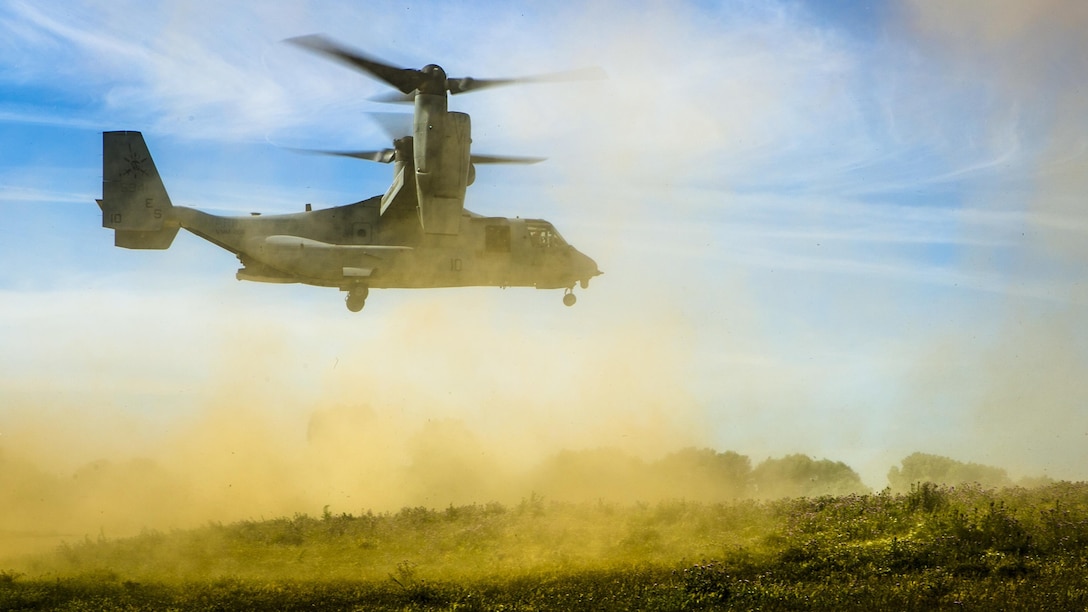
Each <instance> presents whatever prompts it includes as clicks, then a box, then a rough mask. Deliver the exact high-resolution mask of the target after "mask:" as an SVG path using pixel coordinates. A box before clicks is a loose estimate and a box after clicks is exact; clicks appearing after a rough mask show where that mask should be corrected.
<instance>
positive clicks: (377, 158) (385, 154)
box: [291, 148, 397, 164]
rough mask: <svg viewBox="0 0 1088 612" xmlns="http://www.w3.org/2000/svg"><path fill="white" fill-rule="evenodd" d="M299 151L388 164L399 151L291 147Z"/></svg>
mask: <svg viewBox="0 0 1088 612" xmlns="http://www.w3.org/2000/svg"><path fill="white" fill-rule="evenodd" d="M291 150H292V151H297V152H299V153H311V154H314V155H335V156H337V157H352V158H355V159H365V160H367V161H373V162H378V163H382V164H388V163H389V162H391V161H393V158H394V157H395V156H396V154H397V152H396V151H395V150H394V149H379V150H377V151H325V150H322V149H294V148H293V149H291Z"/></svg>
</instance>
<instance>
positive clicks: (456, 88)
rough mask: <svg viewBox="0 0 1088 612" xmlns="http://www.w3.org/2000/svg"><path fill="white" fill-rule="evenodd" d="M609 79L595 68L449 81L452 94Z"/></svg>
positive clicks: (452, 79) (598, 68) (600, 70)
mask: <svg viewBox="0 0 1088 612" xmlns="http://www.w3.org/2000/svg"><path fill="white" fill-rule="evenodd" d="M606 78H608V75H607V74H605V71H604V70H603V69H601V68H600V67H597V66H594V67H592V68H580V69H577V70H567V71H564V72H551V73H548V74H538V75H535V76H527V77H515V78H509V79H474V78H472V77H464V78H460V79H454V78H451V79H448V80H447V82H448V83H449V90H450V93H451V94H459V93H465V92H468V91H476V90H478V89H488V88H491V87H500V86H503V85H520V84H525V83H565V82H571V81H601V80H604V79H606Z"/></svg>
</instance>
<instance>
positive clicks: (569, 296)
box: [563, 287, 578, 306]
mask: <svg viewBox="0 0 1088 612" xmlns="http://www.w3.org/2000/svg"><path fill="white" fill-rule="evenodd" d="M577 301H578V297H577V296H575V295H574V287H568V288H567V290H566V291H565V292H564V293H563V305H564V306H574V303H575V302H577Z"/></svg>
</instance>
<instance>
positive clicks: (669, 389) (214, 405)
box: [0, 292, 707, 550]
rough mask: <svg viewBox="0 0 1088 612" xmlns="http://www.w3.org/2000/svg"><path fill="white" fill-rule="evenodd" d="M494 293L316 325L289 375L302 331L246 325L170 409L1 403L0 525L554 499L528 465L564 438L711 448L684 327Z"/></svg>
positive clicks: (130, 525) (25, 544) (37, 537)
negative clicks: (351, 336) (540, 319)
mask: <svg viewBox="0 0 1088 612" xmlns="http://www.w3.org/2000/svg"><path fill="white" fill-rule="evenodd" d="M504 297H507V296H503V295H498V296H494V297H493V298H492V299H490V300H489V299H487V298H486V297H485V298H484V299H483V300H481V299H480V298H479V297H478V296H474V295H472V294H469V293H464V294H457V293H456V292H455V293H454V294H448V295H446V296H445V298H446V299H447V300H448V301H441V302H439V301H436V300H427V299H424V300H421V301H408V302H406V303H405V305H403V307H401V308H400V309H398V310H397V312H396V313H394V314H392V315H391V316H388V317H384V318H383V322H382V327H381V328H380V329H378V330H376V331H374V332H373V333H372V334H370V337H369V338H368V339H367V341H366V342H359V343H356V342H354V341H346V342H343V341H338V340H337V338H336V335H335V334H336V331H335V328H336V327H338V326H342V325H344V324H345V323H344V322H343V321H341V322H340V323H337V324H336V325H335V326H329V325H323V326H320V327H319V329H318V330H317V333H318V334H319V338H317V339H316V340H312V341H308V342H322V343H324V344H325V345H334V346H335V348H333V349H331V351H332V352H328V353H323V352H324V349H319V350H315V352H313V353H310V355H311V356H316V355H318V354H323V357H322V358H323V363H322V366H323V367H321V368H311V369H310V370H302V371H301V373H300V370H298V369H296V363H297V362H296V359H294V358H293V357H292V355H291V353H292V352H295V351H298V350H300V348H301V346H300V345H301V344H305V343H304V342H301V343H288V342H286V341H285V340H284V339H283V338H282V337H279V336H278V335H277V334H274V333H269V332H268V329H267V328H265V327H263V322H262V321H253V320H251V321H250V322H248V323H241V327H240V328H239V329H235V330H234V331H233V332H232V333H230V334H228V335H227V336H226V338H218V340H217V341H218V342H219V343H220V346H219V347H218V350H217V351H213V352H210V353H208V355H211V356H210V357H208V363H207V364H206V365H207V367H209V368H210V369H211V370H213V371H214V375H213V379H212V380H211V381H210V382H209V383H208V387H209V388H210V391H209V392H208V394H207V399H203V398H202V397H201V394H193V395H192V396H191V397H190V398H189V400H188V401H190V402H201V403H202V405H199V406H190V407H189V409H188V410H184V409H183V410H179V411H178V412H179V414H176V415H173V416H168V415H163V414H161V413H158V412H159V411H158V403H159V402H158V401H156V400H155V399H154V398H151V399H148V400H146V401H147V404H146V405H143V406H138V407H136V408H135V409H133V408H122V407H118V406H110V405H109V401H108V399H107V400H104V401H103V396H102V394H99V393H96V392H94V390H93V389H91V390H89V391H88V393H87V395H86V399H87V401H86V403H80V404H78V405H63V404H62V405H57V406H54V407H52V408H49V407H48V406H47V405H46V404H47V403H48V402H44V401H43V402H40V403H39V404H38V406H33V405H27V406H22V407H9V410H8V411H7V417H6V418H5V422H4V430H3V437H2V438H0V462H2V463H3V468H2V469H0V478H2V479H3V481H4V485H5V486H4V487H3V488H2V489H0V491H2V493H0V496H2V499H0V503H3V505H4V507H5V508H7V509H8V511H7V512H5V514H4V516H3V517H2V518H0V531H3V532H4V533H5V534H6V535H7V536H8V537H7V538H5V540H6V541H10V547H14V548H15V549H16V550H18V549H24V548H25V549H29V548H33V547H34V546H36V545H37V544H36V543H55V542H56V541H57V540H58V539H68V540H71V539H73V538H75V539H80V538H82V537H84V536H85V535H86V536H90V537H97V536H98V535H106V536H111V537H112V536H120V535H127V534H132V533H136V532H138V531H139V530H140V529H144V528H158V529H165V528H171V527H188V526H194V525H199V524H202V523H203V522H205V521H231V520H242V519H260V518H262V517H263V518H273V517H279V516H290V515H292V514H294V513H299V512H303V513H310V514H316V513H320V512H321V511H322V509H323V508H324V507H326V506H328V507H329V508H330V509H331V511H333V512H351V513H358V512H362V511H364V510H367V509H370V510H374V511H395V510H398V509H400V508H401V507H405V506H416V505H422V506H427V507H444V506H446V505H449V504H469V503H477V502H479V503H483V502H488V501H499V502H503V503H517V502H518V501H519V500H520V499H523V498H527V497H530V496H532V495H534V494H535V495H542V496H545V497H549V498H553V499H560V498H562V497H564V496H565V493H564V488H563V486H562V483H561V482H560V481H557V480H556V479H554V478H552V479H551V480H549V477H547V476H546V475H540V474H539V469H540V466H541V465H542V464H543V463H545V462H546V461H547V460H548V459H549V458H550V457H553V456H554V455H556V454H557V453H559V452H561V451H562V450H564V449H595V448H608V449H611V451H612V452H617V453H623V454H624V456H627V457H631V458H633V460H641V459H655V458H658V457H660V456H662V455H663V454H665V453H667V452H670V451H673V450H676V449H678V448H682V447H684V446H689V445H696V444H698V445H703V444H706V443H707V440H706V439H705V436H703V435H702V434H701V433H700V430H701V429H703V428H702V427H700V419H701V416H700V413H699V410H698V409H697V407H696V405H695V402H693V401H692V400H691V398H690V397H688V396H687V394H686V392H685V390H684V388H685V387H684V385H685V383H684V370H685V369H686V363H687V361H686V353H687V350H686V349H685V347H684V345H683V340H682V339H683V338H684V337H685V335H686V332H684V330H679V329H673V330H666V329H662V328H661V327H660V326H656V327H655V328H654V329H642V330H640V329H638V328H637V327H636V326H634V325H633V324H632V323H631V321H622V320H617V321H616V322H615V323H614V324H613V325H611V326H605V327H603V328H600V329H598V330H596V331H595V332H594V333H593V334H592V335H585V336H583V335H581V334H580V333H577V334H576V333H570V332H567V333H564V332H562V331H560V332H556V331H554V330H550V331H549V330H532V329H521V330H519V329H517V328H518V326H519V325H520V323H519V319H518V318H516V317H510V318H507V319H506V320H504V319H503V316H502V314H501V311H498V310H495V308H497V307H498V305H499V304H500V303H501V302H500V301H501V300H502V299H503V298H504ZM538 297H539V296H538ZM451 305H453V306H454V308H450V306H451ZM560 307H561V305H560ZM220 314H223V313H220ZM236 314H237V313H236ZM344 316H347V315H344ZM242 318H244V315H242ZM254 318H255V319H259V317H254ZM238 320H240V319H238ZM351 324H352V325H362V326H366V322H360V321H357V320H352V321H351ZM212 336H218V333H213V334H210V335H209V337H212ZM270 338H272V339H270ZM277 338H278V339H277ZM649 346H652V347H653V350H645V348H646V347H649ZM192 357H194V358H200V355H199V353H198V354H196V355H193V356H192ZM162 376H163V377H164V378H168V377H169V374H168V373H166V372H164V373H163V374H162ZM106 397H109V396H108V394H106ZM99 402H101V403H99ZM58 418H59V419H63V423H58ZM162 419H166V421H167V422H165V423H163V422H160V421H161V420H162ZM85 435H86V436H90V437H102V438H105V440H107V441H108V442H107V443H105V444H104V445H102V446H96V445H90V446H88V445H87V444H79V443H78V441H79V440H80V439H81V438H82V437H83V436H85ZM534 470H535V472H534ZM534 473H536V474H538V475H537V476H534V475H533V474H534ZM605 496H606V497H607V494H605ZM8 547H9V546H8V545H5V548H8Z"/></svg>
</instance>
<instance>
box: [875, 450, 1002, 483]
mask: <svg viewBox="0 0 1088 612" xmlns="http://www.w3.org/2000/svg"><path fill="white" fill-rule="evenodd" d="M900 465H901V467H896V466H892V468H891V469H890V470H889V471H888V486H890V487H891V488H892V490H893V491H906V490H908V489H909V488H910V487H911V486H912V485H915V484H918V483H922V482H932V483H937V484H946V485H959V484H964V483H975V484H979V485H982V486H984V487H1005V486H1009V485H1011V484H1012V481H1011V480H1010V479H1009V475H1008V473H1007V472H1006V471H1005V470H1003V469H1001V468H997V467H992V466H989V465H981V464H978V463H965V462H963V461H956V460H955V459H949V458H948V457H941V456H940V455H928V454H926V453H913V454H911V455H909V456H907V457H906V458H904V459H903V461H902V462H901V464H900Z"/></svg>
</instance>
